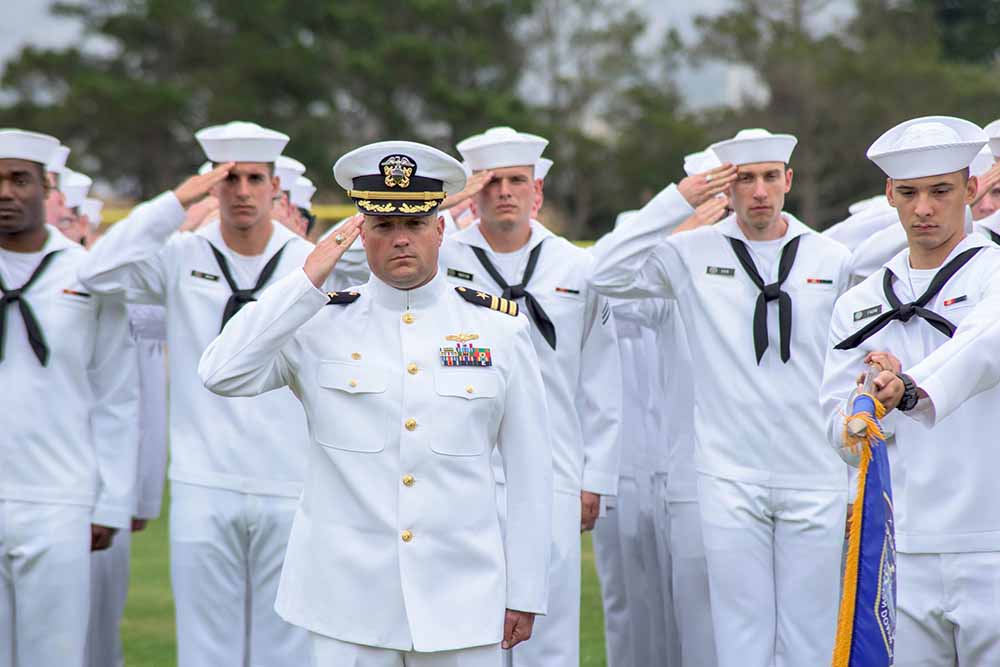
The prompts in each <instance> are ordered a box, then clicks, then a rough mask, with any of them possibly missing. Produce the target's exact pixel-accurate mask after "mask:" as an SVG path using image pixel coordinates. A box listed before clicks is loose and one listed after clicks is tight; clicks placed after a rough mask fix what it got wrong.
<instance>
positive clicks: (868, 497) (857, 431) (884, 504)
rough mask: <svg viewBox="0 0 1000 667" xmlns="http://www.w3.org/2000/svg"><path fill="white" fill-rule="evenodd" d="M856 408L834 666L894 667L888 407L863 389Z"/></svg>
mask: <svg viewBox="0 0 1000 667" xmlns="http://www.w3.org/2000/svg"><path fill="white" fill-rule="evenodd" d="M870 375H871V374H870ZM852 408H853V409H852V411H851V412H852V414H851V415H849V416H848V417H847V420H846V422H845V426H844V440H845V442H844V444H845V446H847V447H850V448H852V449H854V450H855V451H856V452H857V454H858V455H859V456H860V459H861V462H860V466H859V468H858V495H857V498H856V499H855V501H854V511H853V513H852V516H851V520H850V535H849V538H848V548H847V564H846V567H845V568H844V590H843V593H842V595H841V599H840V619H839V621H838V623H837V640H836V644H835V645H834V651H833V667H891V665H892V664H893V645H894V642H895V635H896V533H895V528H894V524H893V519H892V482H891V481H890V478H889V457H888V455H887V453H886V446H885V436H884V435H883V434H882V427H881V424H880V423H879V419H880V418H881V417H883V416H885V408H883V407H882V404H881V403H879V402H878V401H877V400H876V399H875V398H874V397H873V396H872V395H871V394H868V393H860V394H859V395H858V396H857V397H856V398H855V399H854V404H853V406H852Z"/></svg>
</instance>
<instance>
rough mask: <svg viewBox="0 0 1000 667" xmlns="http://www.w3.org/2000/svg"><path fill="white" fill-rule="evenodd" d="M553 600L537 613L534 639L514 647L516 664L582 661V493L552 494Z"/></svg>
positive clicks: (548, 666)
mask: <svg viewBox="0 0 1000 667" xmlns="http://www.w3.org/2000/svg"><path fill="white" fill-rule="evenodd" d="M552 535H553V537H552V555H551V559H550V562H549V604H548V611H547V613H546V614H545V615H544V616H536V617H535V625H534V628H532V632H531V639H529V640H528V641H526V642H524V643H521V644H518V645H517V646H515V647H514V648H513V649H511V651H510V658H509V664H510V665H511V666H512V667H578V666H579V664H580V495H579V494H574V493H563V492H561V491H556V492H555V493H554V494H553V498H552Z"/></svg>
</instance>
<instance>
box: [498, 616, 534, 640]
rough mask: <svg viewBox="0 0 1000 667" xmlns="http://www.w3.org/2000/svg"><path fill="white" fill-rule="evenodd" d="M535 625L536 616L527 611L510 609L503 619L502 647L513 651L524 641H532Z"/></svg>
mask: <svg viewBox="0 0 1000 667" xmlns="http://www.w3.org/2000/svg"><path fill="white" fill-rule="evenodd" d="M534 625H535V615H534V614H532V613H530V612H527V611H514V610H513V609H508V610H507V613H506V614H504V619H503V643H501V644H500V646H501V647H503V648H505V649H512V648H514V647H515V646H517V645H518V644H520V643H521V642H523V641H528V640H529V639H531V628H532V627H534Z"/></svg>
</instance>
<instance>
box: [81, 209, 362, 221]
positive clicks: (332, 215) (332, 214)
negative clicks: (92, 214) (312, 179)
mask: <svg viewBox="0 0 1000 667" xmlns="http://www.w3.org/2000/svg"><path fill="white" fill-rule="evenodd" d="M131 211H132V209H131V208H122V207H119V206H112V207H110V208H106V209H104V211H103V212H102V215H101V217H103V218H104V224H105V225H111V224H114V223H116V222H118V221H119V220H121V219H122V218H124V217H125V216H127V215H128V214H129V213H130V212H131ZM312 212H313V213H315V214H316V217H317V218H318V219H319V220H320V221H322V222H327V223H331V222H337V221H338V220H343V219H344V218H346V217H347V216H349V215H354V214H355V213H357V212H358V209H356V208H355V207H354V204H317V205H315V206H313V207H312Z"/></svg>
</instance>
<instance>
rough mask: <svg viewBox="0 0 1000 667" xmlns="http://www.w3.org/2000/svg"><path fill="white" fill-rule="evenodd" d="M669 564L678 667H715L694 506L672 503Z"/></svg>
mask: <svg viewBox="0 0 1000 667" xmlns="http://www.w3.org/2000/svg"><path fill="white" fill-rule="evenodd" d="M667 507H668V511H669V513H670V563H671V566H672V573H671V579H672V584H673V590H672V592H673V598H674V599H673V602H674V618H675V619H676V622H677V634H678V643H679V644H680V653H681V658H680V662H679V663H678V664H679V665H680V667H715V665H716V662H717V661H716V659H715V635H714V633H713V632H712V605H711V603H710V602H709V593H708V566H707V565H706V563H705V544H704V542H703V541H702V538H701V515H700V513H699V511H698V503H697V502H671V503H668V505H667Z"/></svg>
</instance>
